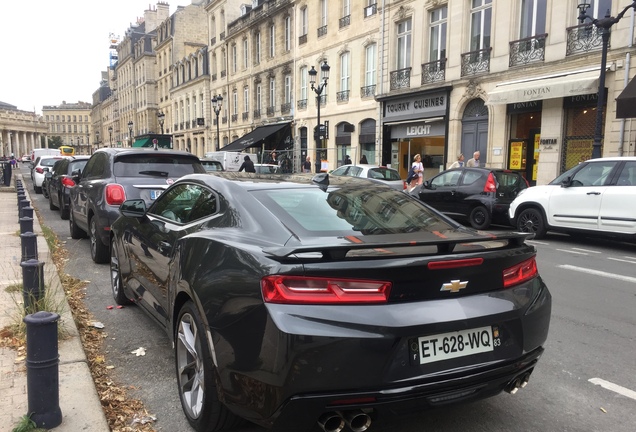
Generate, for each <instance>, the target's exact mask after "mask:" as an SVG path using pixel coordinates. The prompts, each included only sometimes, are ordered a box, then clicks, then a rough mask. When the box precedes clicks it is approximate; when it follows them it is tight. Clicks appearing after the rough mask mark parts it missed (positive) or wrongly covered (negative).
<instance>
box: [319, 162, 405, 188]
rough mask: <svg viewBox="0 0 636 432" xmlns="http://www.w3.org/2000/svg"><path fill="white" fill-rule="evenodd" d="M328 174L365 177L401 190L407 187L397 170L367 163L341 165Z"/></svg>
mask: <svg viewBox="0 0 636 432" xmlns="http://www.w3.org/2000/svg"><path fill="white" fill-rule="evenodd" d="M330 174H331V175H334V176H346V177H360V178H365V179H368V180H371V181H373V182H376V183H380V184H385V185H387V186H390V187H392V188H393V189H397V190H401V191H403V190H405V189H406V187H407V185H406V183H405V182H404V181H403V180H402V178H401V177H400V173H398V172H397V170H395V169H393V168H388V167H385V166H378V165H369V164H357V165H353V164H351V165H342V166H340V167H338V168H336V169H335V170H333V171H332V172H331V173H330Z"/></svg>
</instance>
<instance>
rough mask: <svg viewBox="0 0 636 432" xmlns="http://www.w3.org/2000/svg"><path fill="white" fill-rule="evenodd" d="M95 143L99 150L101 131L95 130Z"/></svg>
mask: <svg viewBox="0 0 636 432" xmlns="http://www.w3.org/2000/svg"><path fill="white" fill-rule="evenodd" d="M95 144H97V150H99V131H95Z"/></svg>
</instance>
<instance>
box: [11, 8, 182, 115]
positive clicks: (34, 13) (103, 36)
mask: <svg viewBox="0 0 636 432" xmlns="http://www.w3.org/2000/svg"><path fill="white" fill-rule="evenodd" d="M166 2H167V3H168V4H169V5H170V15H172V14H173V13H174V12H175V11H176V10H177V6H180V5H182V6H185V5H188V4H190V0H166ZM156 4H157V1H156V0H150V1H149V0H108V1H104V0H55V1H52V0H2V3H1V4H0V16H1V17H2V19H1V20H0V41H1V42H0V43H1V45H0V46H1V48H0V102H5V103H8V104H11V105H15V106H17V107H18V109H20V110H24V111H33V110H35V111H36V112H37V113H40V114H41V113H42V106H44V105H59V104H61V103H62V101H66V102H67V103H73V102H78V101H82V102H92V95H93V92H94V91H95V90H97V88H98V87H99V81H100V79H101V72H102V71H105V70H106V69H107V68H108V63H109V56H108V55H109V34H110V33H114V34H116V35H119V36H121V37H123V36H124V34H125V32H126V30H127V29H128V28H129V27H130V24H131V23H134V22H136V21H137V18H138V17H140V18H143V16H144V11H145V10H146V9H148V8H149V7H152V9H155V8H156Z"/></svg>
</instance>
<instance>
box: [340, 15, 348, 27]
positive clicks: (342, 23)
mask: <svg viewBox="0 0 636 432" xmlns="http://www.w3.org/2000/svg"><path fill="white" fill-rule="evenodd" d="M338 23H339V24H340V28H343V27H347V26H349V25H351V15H347V16H343V17H342V18H340V20H339V21H338Z"/></svg>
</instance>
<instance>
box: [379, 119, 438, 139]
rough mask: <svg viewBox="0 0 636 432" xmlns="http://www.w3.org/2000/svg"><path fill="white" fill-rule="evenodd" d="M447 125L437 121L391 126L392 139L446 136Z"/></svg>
mask: <svg viewBox="0 0 636 432" xmlns="http://www.w3.org/2000/svg"><path fill="white" fill-rule="evenodd" d="M444 132H445V123H444V122H442V121H436V122H432V123H426V122H424V121H422V122H418V123H403V124H396V125H391V138H394V139H395V138H419V137H428V136H440V135H444Z"/></svg>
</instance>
